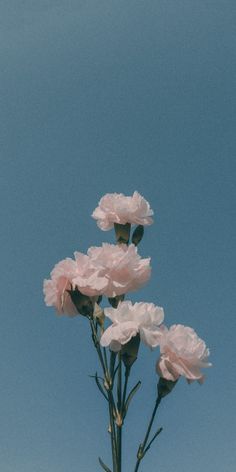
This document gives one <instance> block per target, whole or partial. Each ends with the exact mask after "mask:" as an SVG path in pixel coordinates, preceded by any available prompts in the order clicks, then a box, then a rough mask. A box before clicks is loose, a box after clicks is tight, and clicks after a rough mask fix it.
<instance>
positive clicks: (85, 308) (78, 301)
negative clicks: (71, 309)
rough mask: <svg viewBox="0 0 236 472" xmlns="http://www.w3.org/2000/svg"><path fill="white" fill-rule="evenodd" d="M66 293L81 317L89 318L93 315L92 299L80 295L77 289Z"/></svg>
mask: <svg viewBox="0 0 236 472" xmlns="http://www.w3.org/2000/svg"><path fill="white" fill-rule="evenodd" d="M67 292H68V293H69V294H70V297H71V300H72V302H73V303H74V305H75V307H76V309H77V310H78V312H79V313H80V314H81V315H83V316H87V317H91V316H92V315H93V310H94V303H95V302H94V300H93V299H92V298H90V297H88V296H87V295H84V294H83V293H81V292H80V291H79V290H78V288H77V287H76V288H75V289H74V290H73V289H71V290H67Z"/></svg>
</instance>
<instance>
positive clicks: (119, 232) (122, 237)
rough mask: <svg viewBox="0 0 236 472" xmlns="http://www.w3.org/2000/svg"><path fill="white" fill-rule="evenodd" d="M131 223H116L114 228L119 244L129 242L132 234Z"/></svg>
mask: <svg viewBox="0 0 236 472" xmlns="http://www.w3.org/2000/svg"><path fill="white" fill-rule="evenodd" d="M130 228H131V225H130V223H126V224H125V225H120V224H119V223H114V229H115V234H116V242H117V243H118V244H128V243H129V236H130Z"/></svg>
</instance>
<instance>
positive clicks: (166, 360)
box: [156, 324, 211, 383]
mask: <svg viewBox="0 0 236 472" xmlns="http://www.w3.org/2000/svg"><path fill="white" fill-rule="evenodd" d="M160 352H161V356H160V359H159V360H158V362H157V365H156V369H157V373H158V374H159V375H160V377H163V378H164V379H166V380H172V381H175V380H177V379H178V378H179V377H180V376H181V375H182V376H184V377H186V379H187V380H188V382H189V383H190V382H191V381H194V380H198V381H199V382H200V383H202V382H203V380H204V377H203V375H202V372H201V370H200V369H201V368H202V367H210V366H211V364H210V363H209V362H207V359H208V356H209V354H210V351H209V349H208V348H207V347H206V344H205V342H204V341H203V340H202V339H200V338H199V337H198V335H197V334H196V333H195V331H194V330H193V329H192V328H189V327H187V326H183V325H180V324H178V325H173V326H171V327H170V329H169V330H168V329H167V328H165V330H164V332H163V335H162V337H161V343H160Z"/></svg>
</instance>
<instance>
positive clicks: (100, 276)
mask: <svg viewBox="0 0 236 472" xmlns="http://www.w3.org/2000/svg"><path fill="white" fill-rule="evenodd" d="M84 257H85V258H86V259H83V260H82V262H81V259H82V257H81V254H80V253H76V262H77V264H78V265H79V266H80V273H79V274H78V275H77V276H76V277H74V278H73V286H78V288H79V290H80V291H81V292H82V293H83V294H85V295H89V296H95V295H106V296H107V297H115V296H116V295H122V294H124V293H127V292H132V291H134V290H137V289H138V288H139V287H141V286H142V285H144V284H145V283H146V282H147V281H148V279H149V277H150V274H151V267H150V258H146V259H141V257H140V256H139V255H138V253H137V248H136V247H135V246H134V244H131V245H130V246H126V244H120V245H118V246H117V245H114V244H108V243H103V245H102V246H101V247H91V248H90V249H89V250H88V255H87V256H84ZM81 264H84V270H83V271H82V273H81Z"/></svg>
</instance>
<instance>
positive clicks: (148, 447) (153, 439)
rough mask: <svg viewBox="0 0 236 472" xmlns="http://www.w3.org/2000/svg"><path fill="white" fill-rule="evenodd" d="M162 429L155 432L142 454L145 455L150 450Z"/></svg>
mask: <svg viewBox="0 0 236 472" xmlns="http://www.w3.org/2000/svg"><path fill="white" fill-rule="evenodd" d="M162 430H163V428H159V429H158V430H157V432H156V433H155V434H154V436H153V438H152V439H151V441H150V443H149V444H148V445H147V447H146V449H145V451H144V454H146V452H147V451H148V449H150V447H151V445H152V443H153V441H155V439H156V438H157V436H159V434H160V433H161V432H162Z"/></svg>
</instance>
